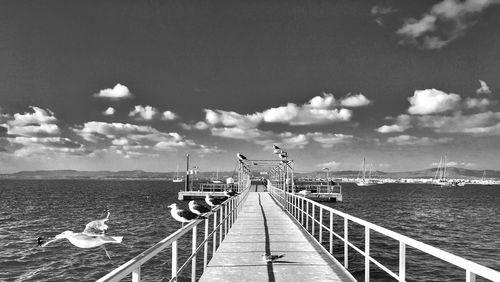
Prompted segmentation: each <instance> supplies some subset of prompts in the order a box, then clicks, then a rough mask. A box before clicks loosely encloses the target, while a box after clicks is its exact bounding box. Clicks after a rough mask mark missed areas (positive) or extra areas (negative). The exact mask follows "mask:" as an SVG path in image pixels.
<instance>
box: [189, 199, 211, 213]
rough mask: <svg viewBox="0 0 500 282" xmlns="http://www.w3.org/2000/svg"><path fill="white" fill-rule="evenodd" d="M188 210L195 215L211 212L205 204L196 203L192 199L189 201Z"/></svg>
mask: <svg viewBox="0 0 500 282" xmlns="http://www.w3.org/2000/svg"><path fill="white" fill-rule="evenodd" d="M188 205H189V210H190V211H191V212H192V213H195V214H197V215H205V214H207V213H209V212H211V211H212V210H211V209H209V208H207V207H205V206H202V205H200V204H198V203H197V202H196V201H194V200H192V201H189V204H188Z"/></svg>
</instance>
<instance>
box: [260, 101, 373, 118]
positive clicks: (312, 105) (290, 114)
mask: <svg viewBox="0 0 500 282" xmlns="http://www.w3.org/2000/svg"><path fill="white" fill-rule="evenodd" d="M366 101H367V99H366V97H364V96H363V95H362V94H358V95H354V96H347V97H346V98H344V99H342V100H341V101H340V102H338V101H337V100H336V99H335V97H334V96H333V95H332V94H328V93H323V96H315V97H313V98H312V99H311V100H309V101H308V102H307V103H305V104H304V105H302V106H300V107H299V106H298V105H296V104H294V103H288V104H287V105H286V106H280V107H277V108H270V109H267V110H265V111H264V112H262V116H263V120H264V121H265V122H268V123H288V124H290V125H311V124H326V123H333V122H345V121H350V120H351V117H352V111H351V110H349V109H345V108H337V106H339V105H340V104H342V103H346V104H349V106H351V107H359V106H363V104H364V103H366Z"/></svg>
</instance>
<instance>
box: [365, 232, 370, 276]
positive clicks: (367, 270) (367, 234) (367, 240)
mask: <svg viewBox="0 0 500 282" xmlns="http://www.w3.org/2000/svg"><path fill="white" fill-rule="evenodd" d="M365 282H370V228H368V226H365Z"/></svg>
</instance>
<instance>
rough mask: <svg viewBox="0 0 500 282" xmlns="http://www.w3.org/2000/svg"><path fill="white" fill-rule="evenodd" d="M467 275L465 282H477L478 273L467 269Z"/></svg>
mask: <svg viewBox="0 0 500 282" xmlns="http://www.w3.org/2000/svg"><path fill="white" fill-rule="evenodd" d="M465 275H466V276H465V282H476V274H475V273H474V272H472V271H470V269H467V270H466V271H465Z"/></svg>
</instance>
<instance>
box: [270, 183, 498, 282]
mask: <svg viewBox="0 0 500 282" xmlns="http://www.w3.org/2000/svg"><path fill="white" fill-rule="evenodd" d="M268 189H269V192H270V194H271V196H273V198H274V199H275V200H276V201H277V202H278V203H279V204H280V205H281V206H282V207H283V208H284V209H285V210H286V211H287V212H288V213H289V214H290V215H291V216H292V217H293V218H295V220H296V221H297V223H299V224H300V225H301V226H302V227H303V228H304V229H305V230H306V231H307V232H308V233H309V234H310V235H312V237H313V238H314V239H315V240H316V241H317V242H318V243H319V244H320V245H322V244H325V245H327V246H329V250H326V249H325V250H326V251H328V252H329V253H330V254H331V255H332V256H333V244H334V241H333V240H334V237H335V238H337V239H339V240H340V241H342V243H343V245H344V247H343V249H344V254H343V256H344V264H343V266H344V268H346V269H348V267H349V264H348V262H349V260H348V259H349V248H352V249H354V250H355V251H356V252H358V253H359V254H361V255H362V256H363V257H364V276H365V281H370V265H371V264H374V265H376V266H378V267H379V268H380V269H381V270H383V271H384V272H385V273H387V274H389V275H390V276H392V277H393V278H394V279H396V280H397V281H406V275H407V272H406V263H407V260H406V251H407V247H412V248H414V249H416V250H419V251H421V252H424V253H427V254H429V255H431V256H434V257H436V258H438V259H440V260H443V261H445V262H448V263H450V264H453V265H455V266H457V267H459V268H462V269H463V270H465V281H467V282H474V281H476V276H481V277H483V278H486V279H488V280H491V281H500V272H498V271H496V270H494V269H491V268H488V267H485V266H483V265H480V264H477V263H475V262H472V261H470V260H467V259H464V258H462V257H459V256H456V255H454V254H451V253H449V252H446V251H443V250H440V249H438V248H435V247H432V246H430V245H427V244H425V243H422V242H419V241H417V240H414V239H411V238H409V237H407V236H404V235H401V234H399V233H396V232H394V231H391V230H389V229H386V228H383V227H381V226H378V225H376V224H373V223H370V222H367V221H365V220H362V219H359V218H357V217H354V216H351V215H349V214H346V213H343V212H341V211H338V210H335V209H332V208H330V207H327V206H325V205H322V204H319V203H317V202H315V201H313V200H310V199H307V198H304V197H300V196H298V195H295V194H292V193H288V192H284V191H283V190H281V189H278V188H275V187H273V186H271V187H269V188H268ZM334 215H335V216H340V217H342V218H343V234H342V235H339V234H337V233H336V232H335V231H334V230H333V226H334V222H333V216H334ZM324 217H326V218H327V220H326V221H327V222H325V220H324V219H323V218H324ZM349 222H353V223H356V224H358V225H360V226H362V227H363V228H364V250H361V249H360V248H358V247H357V246H356V245H354V243H353V242H351V241H349V239H350V238H349ZM315 225H317V226H315ZM316 231H318V233H317V234H315V232H316ZM371 231H375V232H377V233H378V234H382V235H384V236H385V237H388V238H390V239H393V240H396V241H397V242H398V243H399V251H398V252H399V255H398V256H399V263H398V273H395V272H394V271H391V270H390V269H389V268H388V266H385V265H383V264H382V263H380V262H379V261H378V260H376V259H375V258H374V257H372V256H370V234H371V233H372V232H371ZM323 232H327V233H328V240H329V242H328V244H326V242H323ZM315 236H317V237H318V238H316V237H315ZM322 246H323V245H322ZM323 248H325V247H323Z"/></svg>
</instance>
